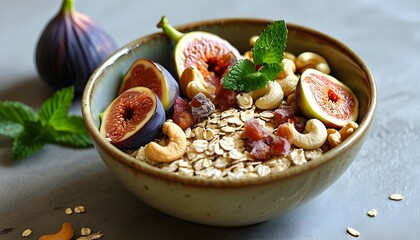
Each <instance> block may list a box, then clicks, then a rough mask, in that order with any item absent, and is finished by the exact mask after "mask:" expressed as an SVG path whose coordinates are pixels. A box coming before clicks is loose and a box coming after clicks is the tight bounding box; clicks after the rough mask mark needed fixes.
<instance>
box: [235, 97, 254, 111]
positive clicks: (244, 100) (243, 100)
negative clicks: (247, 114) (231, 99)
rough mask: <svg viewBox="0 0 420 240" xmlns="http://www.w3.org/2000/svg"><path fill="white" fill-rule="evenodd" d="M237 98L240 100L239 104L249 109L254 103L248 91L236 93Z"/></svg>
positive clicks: (242, 107)
mask: <svg viewBox="0 0 420 240" xmlns="http://www.w3.org/2000/svg"><path fill="white" fill-rule="evenodd" d="M236 100H237V102H238V106H239V107H240V108H241V109H249V108H251V107H252V104H253V103H254V101H253V99H252V97H251V95H249V94H248V93H239V94H238V95H236Z"/></svg>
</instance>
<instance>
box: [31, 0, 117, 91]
mask: <svg viewBox="0 0 420 240" xmlns="http://www.w3.org/2000/svg"><path fill="white" fill-rule="evenodd" d="M116 49H117V47H116V44H115V42H114V41H113V39H112V38H111V37H110V36H109V35H108V34H107V33H106V32H105V31H104V30H102V29H101V28H99V27H98V25H97V24H96V23H95V22H94V21H93V20H92V19H91V18H90V17H88V16H87V15H84V14H82V13H79V12H77V11H76V10H75V9H74V2H73V0H64V1H63V5H62V7H61V9H60V11H59V12H58V14H57V15H56V16H54V17H53V18H52V19H51V20H50V22H49V23H48V24H47V25H46V27H45V29H44V31H43V33H42V34H41V36H40V39H39V41H38V44H37V47H36V52H35V62H36V67H37V70H38V73H39V75H40V76H41V78H42V79H43V80H44V81H45V82H46V83H47V84H48V85H50V86H51V87H52V88H53V89H54V90H57V89H61V88H64V87H67V86H71V85H74V89H75V93H76V94H77V95H80V94H81V93H83V90H84V87H85V85H86V82H87V80H88V79H89V77H90V75H91V74H92V73H93V71H94V70H95V69H96V68H97V67H98V66H99V64H101V63H102V62H103V61H104V60H105V59H106V58H107V57H108V56H110V55H111V54H112V53H113V52H114V51H115V50H116Z"/></svg>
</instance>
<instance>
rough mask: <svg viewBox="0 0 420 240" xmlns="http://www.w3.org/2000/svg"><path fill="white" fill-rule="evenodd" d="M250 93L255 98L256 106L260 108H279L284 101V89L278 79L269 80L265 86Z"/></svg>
mask: <svg viewBox="0 0 420 240" xmlns="http://www.w3.org/2000/svg"><path fill="white" fill-rule="evenodd" d="M248 94H250V95H251V97H252V98H253V99H254V100H255V99H257V100H256V101H255V106H256V107H257V108H259V109H274V108H277V107H278V106H279V105H280V104H281V102H282V101H283V97H284V94H283V90H282V89H281V87H280V85H279V84H278V83H277V82H276V81H269V82H268V83H267V85H266V86H265V88H263V89H257V90H255V91H252V92H249V93H248Z"/></svg>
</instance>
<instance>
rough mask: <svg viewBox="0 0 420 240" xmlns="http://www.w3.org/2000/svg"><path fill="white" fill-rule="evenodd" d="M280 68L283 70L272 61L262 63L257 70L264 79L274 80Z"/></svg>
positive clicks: (281, 68)
mask: <svg viewBox="0 0 420 240" xmlns="http://www.w3.org/2000/svg"><path fill="white" fill-rule="evenodd" d="M281 70H283V67H282V66H281V65H280V64H277V63H272V64H264V65H263V67H262V68H260V70H259V72H260V73H261V74H262V75H263V77H264V79H266V80H268V81H274V79H276V77H277V75H278V74H279V72H280V71H281ZM266 82H267V81H266Z"/></svg>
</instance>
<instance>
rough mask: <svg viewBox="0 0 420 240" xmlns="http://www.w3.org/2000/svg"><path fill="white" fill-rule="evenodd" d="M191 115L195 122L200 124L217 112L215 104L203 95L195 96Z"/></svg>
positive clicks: (192, 100)
mask: <svg viewBox="0 0 420 240" xmlns="http://www.w3.org/2000/svg"><path fill="white" fill-rule="evenodd" d="M190 104H191V113H192V115H193V117H194V120H195V122H200V121H201V120H202V119H204V118H205V117H207V116H209V115H210V114H212V113H213V112H214V110H215V107H214V104H213V103H212V102H211V100H210V99H208V98H207V97H206V95H204V94H203V93H199V94H197V95H195V96H194V97H193V98H192V99H191V103H190Z"/></svg>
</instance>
